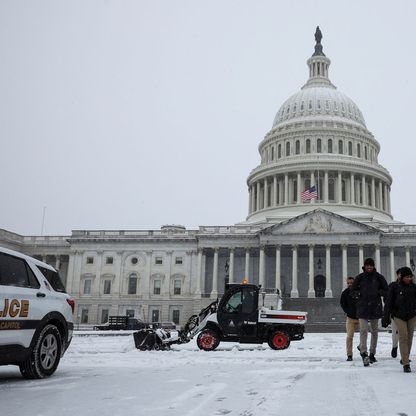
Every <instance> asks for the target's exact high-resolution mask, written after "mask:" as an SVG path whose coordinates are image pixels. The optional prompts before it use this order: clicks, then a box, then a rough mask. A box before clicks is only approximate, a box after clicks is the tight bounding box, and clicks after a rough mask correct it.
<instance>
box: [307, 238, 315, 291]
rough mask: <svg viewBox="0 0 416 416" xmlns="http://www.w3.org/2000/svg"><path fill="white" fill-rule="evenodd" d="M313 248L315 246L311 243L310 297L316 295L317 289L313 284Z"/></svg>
mask: <svg viewBox="0 0 416 416" xmlns="http://www.w3.org/2000/svg"><path fill="white" fill-rule="evenodd" d="M313 249H314V246H313V244H311V245H310V246H309V290H308V298H314V297H315V289H314V286H313V278H314V269H313V254H314V253H313Z"/></svg>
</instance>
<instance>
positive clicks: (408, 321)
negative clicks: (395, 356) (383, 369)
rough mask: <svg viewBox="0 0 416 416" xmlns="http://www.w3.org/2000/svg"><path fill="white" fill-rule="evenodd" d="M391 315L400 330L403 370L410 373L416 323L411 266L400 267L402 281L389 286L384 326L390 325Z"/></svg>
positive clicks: (415, 288)
mask: <svg viewBox="0 0 416 416" xmlns="http://www.w3.org/2000/svg"><path fill="white" fill-rule="evenodd" d="M390 316H391V317H394V321H395V322H396V325H397V329H398V331H399V348H400V355H401V357H402V360H401V363H402V364H403V371H404V372H405V373H410V372H411V369H410V365H409V361H410V360H409V355H410V351H411V349H412V341H413V332H414V329H415V325H416V285H415V284H414V283H413V273H412V271H411V270H410V269H409V267H402V268H401V269H400V281H399V282H398V283H397V284H395V285H391V286H390V288H389V294H388V296H387V300H386V304H385V308H384V316H383V319H382V321H381V322H382V325H383V327H387V326H388V325H389V323H390Z"/></svg>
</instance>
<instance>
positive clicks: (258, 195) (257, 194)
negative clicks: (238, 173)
mask: <svg viewBox="0 0 416 416" xmlns="http://www.w3.org/2000/svg"><path fill="white" fill-rule="evenodd" d="M259 210H260V181H259V182H257V192H256V211H259Z"/></svg>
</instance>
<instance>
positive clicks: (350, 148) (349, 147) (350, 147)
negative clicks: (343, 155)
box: [348, 142, 352, 156]
mask: <svg viewBox="0 0 416 416" xmlns="http://www.w3.org/2000/svg"><path fill="white" fill-rule="evenodd" d="M348 154H349V155H350V156H352V142H348Z"/></svg>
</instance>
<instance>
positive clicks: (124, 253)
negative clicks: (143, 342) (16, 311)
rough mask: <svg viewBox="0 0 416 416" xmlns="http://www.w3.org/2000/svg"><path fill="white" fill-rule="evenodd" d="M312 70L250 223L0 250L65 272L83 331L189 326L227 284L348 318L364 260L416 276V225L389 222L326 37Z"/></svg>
mask: <svg viewBox="0 0 416 416" xmlns="http://www.w3.org/2000/svg"><path fill="white" fill-rule="evenodd" d="M307 64H308V68H309V79H308V80H307V82H306V84H305V85H304V86H303V87H302V88H301V90H300V91H299V92H297V93H295V94H294V95H292V96H291V97H290V98H288V99H287V100H286V101H285V102H284V103H283V105H282V106H281V107H280V109H279V110H278V112H277V115H276V117H275V119H274V122H273V126H272V129H271V130H270V131H269V132H268V133H267V134H266V136H265V137H264V139H263V140H262V141H261V143H260V145H259V152H260V156H261V162H260V165H259V166H257V167H256V168H255V169H254V170H252V171H251V173H250V175H249V177H248V179H247V186H248V194H249V210H248V216H247V219H246V221H245V222H242V223H239V224H236V225H232V226H227V227H218V226H210V227H199V229H198V230H187V229H185V228H184V227H182V226H175V225H167V226H163V227H162V228H161V229H160V230H150V231H146V230H138V231H106V230H103V231H90V230H75V231H73V232H72V235H70V236H50V237H43V236H36V237H26V236H20V235H17V234H14V233H11V232H9V231H6V230H0V244H1V245H3V246H6V247H10V248H13V249H16V250H18V251H22V252H24V253H27V254H30V255H32V256H35V257H38V258H40V259H43V260H44V261H46V262H48V263H50V264H51V265H52V266H55V267H56V268H57V269H59V270H60V272H61V274H62V276H63V277H64V280H65V283H66V287H67V290H68V292H69V293H71V295H72V296H73V297H74V298H75V300H76V305H77V310H76V314H77V319H78V321H79V322H81V323H98V322H105V321H106V320H107V317H108V315H117V314H129V315H134V316H135V317H140V318H142V319H144V320H150V321H174V322H176V323H180V324H183V323H184V322H185V321H186V320H187V318H188V317H189V316H190V315H191V314H193V313H195V312H197V311H199V310H200V308H201V307H202V306H204V305H206V304H207V303H208V302H209V299H215V298H216V297H217V296H218V295H219V294H221V293H222V292H223V290H224V284H225V282H240V281H242V280H243V279H244V278H247V279H248V280H249V281H250V282H254V283H259V284H261V285H262V286H263V287H264V288H279V289H280V290H281V293H282V294H283V296H284V297H285V298H286V299H285V302H286V305H287V306H288V307H302V308H306V309H307V310H308V311H310V312H311V313H310V322H311V323H312V324H314V323H315V324H319V323H320V322H331V320H332V321H337V322H338V321H340V317H341V315H342V314H341V315H337V309H336V307H337V306H338V298H339V296H340V294H341V291H342V289H343V287H344V282H345V278H346V277H347V276H349V275H352V276H355V275H357V274H358V273H359V272H360V271H361V266H362V264H363V261H364V258H365V257H373V258H374V259H375V262H376V268H377V269H378V270H379V271H380V272H381V273H382V274H384V275H385V277H386V278H387V280H388V281H390V280H391V279H393V278H394V276H395V273H394V272H395V269H396V268H398V267H399V266H404V265H407V266H409V267H411V268H412V269H414V268H415V264H414V260H413V259H414V256H415V253H416V252H415V247H416V226H415V225H406V224H403V223H400V222H397V221H394V220H393V216H392V213H391V207H390V190H391V184H392V178H391V176H390V174H389V172H388V171H387V170H386V169H385V168H384V167H383V166H381V165H380V164H379V163H378V154H379V151H380V144H379V143H378V142H377V140H376V139H375V138H374V136H373V135H372V134H371V132H370V131H369V130H367V127H366V124H365V121H364V117H363V115H362V113H361V111H360V110H359V108H358V107H357V105H356V104H355V103H354V102H353V101H352V100H351V99H350V98H348V97H347V96H346V95H345V94H343V93H341V92H339V91H338V90H337V89H336V87H335V86H334V85H333V84H332V83H331V81H330V80H329V78H328V69H329V65H330V60H329V59H328V58H327V57H326V56H325V55H324V53H323V50H322V45H321V43H320V37H319V36H316V45H315V52H314V54H313V55H312V56H311V57H310V58H309V59H308V61H307ZM315 192H316V193H315ZM310 198H312V199H310Z"/></svg>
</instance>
